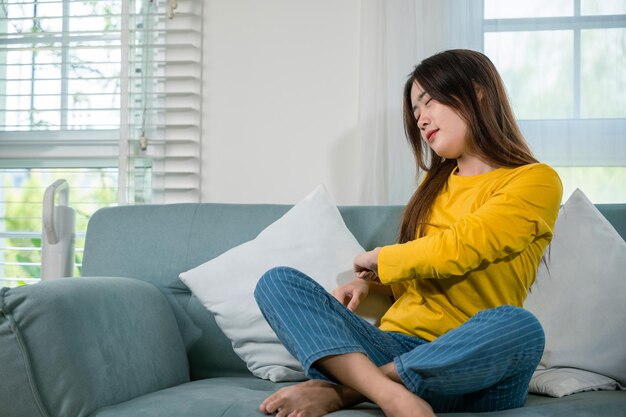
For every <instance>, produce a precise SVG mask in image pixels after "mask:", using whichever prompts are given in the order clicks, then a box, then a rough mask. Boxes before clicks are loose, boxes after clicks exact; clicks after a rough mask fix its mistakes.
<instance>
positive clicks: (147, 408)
mask: <svg viewBox="0 0 626 417" xmlns="http://www.w3.org/2000/svg"><path fill="white" fill-rule="evenodd" d="M287 385H289V383H273V382H270V381H267V380H262V379H259V378H254V377H220V378H211V379H204V380H199V381H193V382H189V383H186V384H183V385H179V386H177V387H173V388H168V389H165V390H161V391H158V392H154V393H151V394H148V395H144V396H142V397H139V398H135V399H133V400H130V401H127V402H124V403H121V404H118V405H114V406H109V407H106V408H102V409H100V410H98V411H97V412H96V413H94V414H92V415H91V416H90V417H171V416H185V417H252V416H263V415H264V414H262V413H261V412H259V411H258V409H257V407H258V405H259V404H260V403H261V401H263V399H265V398H266V397H267V396H269V395H270V394H271V393H272V392H275V391H276V390H278V389H280V388H281V387H284V386H287ZM624 410H626V393H625V392H621V391H602V392H586V393H580V394H576V395H572V396H569V397H564V398H558V399H557V398H549V397H541V396H537V395H530V397H529V399H528V402H527V403H526V406H525V407H523V408H519V409H515V410H506V411H500V412H493V413H486V414H485V413H455V414H445V413H444V414H438V416H440V417H445V416H450V417H452V416H454V417H484V416H487V415H488V416H489V417H528V416H533V417H557V416H560V417H562V416H567V417H579V416H580V417H583V416H584V417H589V416H592V415H593V416H596V415H597V416H603V417H624V416H625V414H624ZM329 416H331V417H366V416H370V417H372V416H375V417H384V416H383V413H382V411H381V410H379V409H378V408H377V407H375V406H374V405H372V404H370V403H363V404H360V405H359V406H357V407H355V408H353V409H349V410H340V411H337V412H334V413H331V414H329Z"/></svg>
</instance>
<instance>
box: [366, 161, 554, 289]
mask: <svg viewBox="0 0 626 417" xmlns="http://www.w3.org/2000/svg"><path fill="white" fill-rule="evenodd" d="M479 192H482V191H478V190H477V193H479ZM561 193H562V186H561V182H560V179H559V178H558V175H557V174H556V173H555V172H554V171H553V170H552V169H551V168H549V167H548V166H546V165H534V167H533V168H532V169H528V170H525V171H523V172H522V173H521V174H520V175H516V176H515V177H514V178H512V179H511V180H510V181H509V182H507V183H506V184H504V185H503V186H502V187H500V188H498V189H495V190H493V193H492V194H489V193H485V195H484V196H483V199H484V202H483V203H482V205H480V207H478V208H477V209H476V210H475V211H472V212H470V213H467V214H465V215H463V216H462V217H460V218H459V219H457V220H456V221H455V222H454V223H452V224H451V225H450V226H449V227H447V228H446V229H445V230H443V231H437V232H435V233H432V234H428V235H427V236H425V237H422V238H418V239H416V240H413V241H411V242H407V243H403V244H396V245H391V246H386V247H384V248H382V250H381V251H380V254H379V256H378V273H379V277H380V280H381V282H382V283H384V284H393V283H397V282H401V281H404V280H410V279H421V278H448V277H451V276H461V275H464V274H466V273H467V272H469V271H472V270H476V269H480V268H483V267H486V266H487V265H488V264H490V263H493V262H499V261H502V260H505V259H506V258H507V257H510V256H512V255H514V254H517V253H519V252H521V251H523V250H524V249H525V248H526V247H528V246H529V245H530V244H531V243H532V242H533V241H535V240H536V239H538V238H540V237H548V239H549V238H551V237H552V228H553V226H554V222H555V221H556V214H557V213H558V207H559V204H560V201H561Z"/></svg>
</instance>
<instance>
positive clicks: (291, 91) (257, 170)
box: [202, 0, 360, 204]
mask: <svg viewBox="0 0 626 417" xmlns="http://www.w3.org/2000/svg"><path fill="white" fill-rule="evenodd" d="M204 12H205V22H204V25H205V26H204V30H205V38H204V57H203V58H204V80H205V81H204V86H203V97H204V100H203V113H204V119H203V123H204V128H203V145H202V146H203V166H202V169H203V173H202V200H203V201H204V202H237V203H239V202H243V203H287V204H292V203H295V202H297V201H298V200H299V199H301V198H302V197H304V195H306V194H307V193H308V192H309V191H311V190H312V189H313V188H314V187H315V185H317V184H319V183H323V184H325V185H326V186H327V188H328V189H329V191H330V193H331V194H332V196H333V198H334V200H335V202H336V203H337V204H355V203H356V202H357V196H358V193H359V183H358V171H359V169H358V159H357V157H358V155H359V149H358V141H357V137H356V121H357V102H358V81H359V80H358V73H359V72H358V63H359V30H360V23H359V22H360V0H341V1H337V0H315V1H305V0H264V1H258V0H205V10H204Z"/></svg>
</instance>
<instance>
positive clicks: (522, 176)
mask: <svg viewBox="0 0 626 417" xmlns="http://www.w3.org/2000/svg"><path fill="white" fill-rule="evenodd" d="M502 180H503V181H502V182H501V183H500V187H501V188H500V191H501V192H504V193H507V194H511V195H515V196H516V198H519V199H522V200H526V201H532V202H534V203H537V201H538V200H544V201H545V202H546V203H548V205H550V206H555V207H558V205H559V204H560V202H561V198H562V194H563V184H562V183H561V179H560V178H559V174H558V173H557V172H556V171H555V170H554V168H552V167H551V166H550V165H548V164H545V163H534V164H527V165H522V166H519V167H516V168H510V169H508V170H507V173H506V174H505V175H504V176H503V178H502Z"/></svg>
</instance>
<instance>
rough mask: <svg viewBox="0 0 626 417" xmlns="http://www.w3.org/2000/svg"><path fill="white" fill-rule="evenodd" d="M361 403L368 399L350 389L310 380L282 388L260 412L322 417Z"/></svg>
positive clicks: (263, 405)
mask: <svg viewBox="0 0 626 417" xmlns="http://www.w3.org/2000/svg"><path fill="white" fill-rule="evenodd" d="M362 401H365V398H364V397H362V396H361V395H360V394H358V393H357V392H356V391H353V390H351V389H350V388H347V387H344V386H341V385H335V384H331V383H328V382H325V381H319V380H310V381H305V382H302V383H300V384H297V385H292V386H289V387H285V388H281V389H279V390H278V391H276V392H275V393H274V394H272V395H270V396H269V397H267V398H266V399H265V401H263V402H262V403H261V405H259V410H261V412H263V413H265V414H273V413H276V417H287V416H289V417H321V416H324V415H326V414H328V413H332V412H333V411H337V410H340V409H342V408H346V407H350V406H352V405H355V404H358V403H360V402H362Z"/></svg>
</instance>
